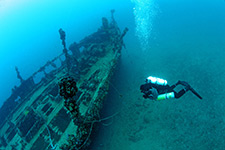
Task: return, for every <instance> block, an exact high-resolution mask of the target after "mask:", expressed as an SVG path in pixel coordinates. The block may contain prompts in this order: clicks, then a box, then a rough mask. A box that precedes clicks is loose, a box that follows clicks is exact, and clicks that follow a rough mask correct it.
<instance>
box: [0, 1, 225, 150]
mask: <svg viewBox="0 0 225 150" xmlns="http://www.w3.org/2000/svg"><path fill="white" fill-rule="evenodd" d="M112 8H114V9H115V10H116V13H115V18H116V20H117V22H118V25H119V26H120V27H121V29H123V28H124V27H128V28H129V32H128V33H127V35H126V37H125V38H124V41H125V44H126V47H127V48H126V49H123V50H122V56H121V60H120V62H119V65H118V68H117V70H116V73H115V75H114V76H113V79H112V83H113V86H111V87H110V92H109V95H108V98H107V100H106V104H105V108H104V110H103V111H102V117H106V116H108V115H110V114H113V113H114V112H117V111H121V113H120V114H119V115H118V116H117V117H115V118H114V121H113V124H112V125H110V126H107V127H105V126H100V129H99V132H98V133H96V134H94V135H93V136H94V139H95V141H94V144H93V145H92V148H93V149H96V150H106V149H107V150H128V149H129V150H138V149H140V150H149V149H152V150H161V149H162V150H167V149H171V150H186V149H190V150H194V149H196V150H211V149H217V150H223V149H224V147H225V144H224V143H225V125H224V123H225V119H224V118H225V109H224V106H225V102H224V96H225V94H224V92H225V90H224V84H225V78H224V76H225V67H224V65H225V59H224V58H225V19H224V18H225V2H224V1H223V0H214V1H210V0H205V1H204V0H196V1H179V0H170V1H168V0H164V1H163V0H158V1H156V0H142V1H141V0H139V1H138V0H136V1H130V0H123V1H119V0H116V1H115V0H113V1H112V0H102V1H100V0H98V1H91V0H84V1H76V2H73V1H67V2H64V1H52V0H49V1H43V0H40V1H33V2H29V1H26V0H21V2H15V1H13V0H8V1H7V0H1V1H0V35H1V39H0V69H1V74H0V79H1V80H0V100H1V103H3V101H4V100H5V99H6V98H7V97H8V96H9V95H10V93H11V88H12V87H13V86H14V85H19V80H18V79H17V78H16V72H15V69H14V68H15V66H18V68H19V70H20V72H21V75H22V77H24V78H25V79H26V78H27V77H29V76H30V75H31V74H32V73H33V72H34V71H36V70H37V69H38V68H39V67H40V66H41V65H43V64H45V62H46V61H47V60H49V59H51V58H53V57H54V56H56V55H58V54H59V53H61V51H62V47H61V43H60V39H59V35H58V29H59V28H63V29H64V30H65V31H66V33H67V36H66V40H67V43H68V44H69V43H72V42H74V41H79V40H80V39H82V38H83V37H84V36H86V35H87V34H90V33H92V32H94V31H96V29H97V28H98V27H99V26H100V25H101V17H103V16H106V17H110V10H111V9H112ZM134 8H135V9H134ZM140 22H141V23H140ZM149 75H154V76H158V77H161V78H164V79H167V80H168V83H169V84H173V83H176V82H177V80H184V81H187V82H189V83H190V84H191V85H192V86H193V87H194V88H195V89H196V90H197V91H198V92H199V93H200V94H201V96H202V97H203V100H199V99H198V98H197V97H195V96H194V95H193V94H192V93H190V92H189V93H186V94H185V95H184V96H183V97H182V98H180V99H179V100H168V101H161V102H154V101H147V100H144V99H143V98H142V95H141V93H140V91H139V87H140V85H141V84H143V82H144V79H145V78H146V77H147V76H149ZM115 88H116V89H117V90H118V91H119V92H120V94H122V95H123V97H122V98H121V97H120V96H119V95H118V92H116V90H115Z"/></svg>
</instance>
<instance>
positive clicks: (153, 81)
mask: <svg viewBox="0 0 225 150" xmlns="http://www.w3.org/2000/svg"><path fill="white" fill-rule="evenodd" d="M177 85H183V86H184V89H182V90H180V91H179V92H176V91H174V88H175V87H176V86H177ZM140 90H141V92H142V93H144V95H143V97H144V98H145V99H147V98H149V99H152V100H163V99H171V98H180V97H181V96H183V95H184V94H185V93H186V92H187V91H189V90H190V91H191V92H192V93H194V94H195V95H196V96H197V97H198V98H200V99H202V97H201V96H200V95H199V94H198V93H197V92H196V91H195V90H194V89H193V88H192V87H191V86H190V85H189V84H188V83H187V82H185V81H178V82H177V83H176V84H174V85H172V86H169V85H168V84H167V81H166V80H163V79H160V78H156V77H152V76H149V77H148V78H147V79H146V83H145V84H143V85H141V87H140Z"/></svg>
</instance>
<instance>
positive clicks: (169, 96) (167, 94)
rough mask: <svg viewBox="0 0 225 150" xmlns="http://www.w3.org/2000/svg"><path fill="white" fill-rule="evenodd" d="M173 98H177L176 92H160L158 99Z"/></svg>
mask: <svg viewBox="0 0 225 150" xmlns="http://www.w3.org/2000/svg"><path fill="white" fill-rule="evenodd" d="M172 98H175V94H174V92H170V93H165V94H160V95H158V97H157V99H156V100H164V99H172Z"/></svg>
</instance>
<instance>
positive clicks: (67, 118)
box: [0, 10, 128, 150]
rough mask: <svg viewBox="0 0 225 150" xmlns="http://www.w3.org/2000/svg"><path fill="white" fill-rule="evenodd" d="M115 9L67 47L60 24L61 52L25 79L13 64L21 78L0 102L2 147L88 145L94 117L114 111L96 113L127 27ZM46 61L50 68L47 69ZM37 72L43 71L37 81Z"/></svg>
mask: <svg viewBox="0 0 225 150" xmlns="http://www.w3.org/2000/svg"><path fill="white" fill-rule="evenodd" d="M113 14H114V10H112V11H111V19H110V21H108V19H107V18H104V17H103V18H102V25H101V27H100V28H99V29H98V30H97V31H96V32H94V33H93V34H91V35H89V36H87V37H85V38H84V39H82V40H80V42H78V43H76V42H74V43H72V44H70V46H68V48H67V45H66V42H65V38H66V33H65V32H64V31H63V30H62V29H60V30H59V33H60V39H61V40H62V45H63V52H62V53H61V54H59V55H58V56H57V57H55V58H54V59H52V60H49V61H48V62H47V63H46V64H45V65H44V66H42V67H40V69H39V70H37V71H36V72H34V73H33V74H32V75H31V76H30V77H29V78H28V79H23V78H22V77H21V75H20V72H19V69H18V68H17V67H16V72H17V78H18V79H19V80H20V82H21V84H20V86H18V87H17V86H15V87H14V88H13V89H12V94H11V96H10V97H9V98H8V99H7V100H6V101H5V102H4V104H3V106H2V107H1V108H0V149H7V150H8V149H9V150H10V149H12V150H13V149H16V150H18V149H21V150H48V149H64V150H85V149H89V147H88V146H89V145H90V143H91V138H90V135H91V133H92V131H93V129H94V128H95V126H96V125H97V124H96V123H97V122H101V121H103V120H106V119H108V118H110V117H113V116H114V115H115V114H114V115H112V116H109V117H108V118H101V116H100V113H99V112H100V110H101V109H102V108H103V101H104V99H105V96H106V95H107V92H108V89H109V83H110V78H111V76H112V74H113V71H114V69H115V67H116V65H117V62H118V60H119V58H120V55H121V50H122V48H123V46H124V43H123V37H124V36H125V34H126V32H127V31H128V29H127V28H125V29H124V30H123V31H121V30H120V29H119V27H118V25H117V23H116V21H115V19H114V16H113ZM59 44H60V43H59ZM57 63H58V65H57ZM48 67H51V68H53V69H52V70H51V71H50V72H47V71H46V68H48ZM40 73H41V74H44V77H43V78H42V79H41V80H40V81H39V82H37V83H35V81H34V78H35V77H36V76H38V74H40Z"/></svg>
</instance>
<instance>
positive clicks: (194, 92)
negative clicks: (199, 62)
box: [190, 87, 202, 99]
mask: <svg viewBox="0 0 225 150" xmlns="http://www.w3.org/2000/svg"><path fill="white" fill-rule="evenodd" d="M190 91H191V92H192V93H193V94H195V95H196V96H197V97H198V98H199V99H202V97H201V96H200V95H199V94H198V93H197V92H196V91H195V90H194V89H193V88H192V87H190Z"/></svg>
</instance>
